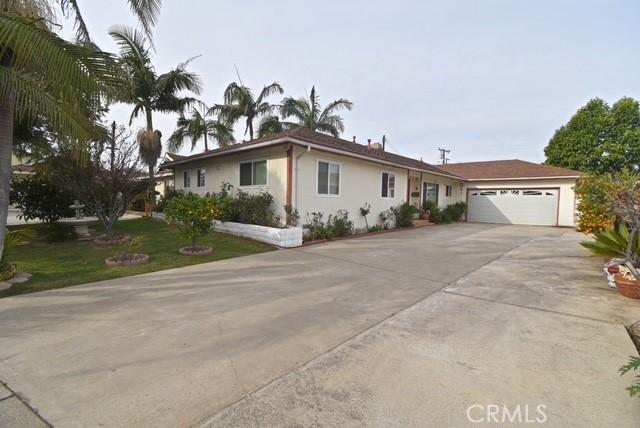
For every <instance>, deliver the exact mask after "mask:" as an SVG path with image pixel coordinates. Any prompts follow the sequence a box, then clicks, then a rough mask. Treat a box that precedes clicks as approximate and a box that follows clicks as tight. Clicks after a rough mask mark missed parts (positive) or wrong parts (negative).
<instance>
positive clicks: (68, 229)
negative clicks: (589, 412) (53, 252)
mask: <svg viewBox="0 0 640 428" xmlns="http://www.w3.org/2000/svg"><path fill="white" fill-rule="evenodd" d="M45 238H46V239H47V241H49V242H64V241H74V240H76V239H78V234H77V233H76V230H75V229H74V228H73V226H71V225H70V224H60V223H51V224H50V225H49V226H48V227H47V229H46V232H45Z"/></svg>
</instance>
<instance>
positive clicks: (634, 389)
mask: <svg viewBox="0 0 640 428" xmlns="http://www.w3.org/2000/svg"><path fill="white" fill-rule="evenodd" d="M630 371H634V372H636V371H637V372H640V358H638V357H631V358H630V359H629V363H628V364H625V365H624V366H622V367H620V370H619V372H620V376H622V375H625V374H627V373H628V372H630ZM627 391H629V395H630V396H631V397H635V396H637V397H639V398H640V374H639V375H637V376H636V381H635V382H634V383H633V384H632V385H631V386H629V387H628V388H627Z"/></svg>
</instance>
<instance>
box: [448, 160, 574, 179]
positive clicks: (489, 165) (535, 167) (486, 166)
mask: <svg viewBox="0 0 640 428" xmlns="http://www.w3.org/2000/svg"><path fill="white" fill-rule="evenodd" d="M439 167H440V168H441V169H443V170H445V171H448V172H451V173H455V174H457V175H459V176H462V177H464V178H465V180H466V181H506V180H544V179H547V180H548V179H560V178H567V179H569V178H578V177H580V176H581V175H582V174H581V173H580V172H579V171H574V170H571V169H567V168H560V167H556V166H552V165H545V164H539V163H533V162H527V161H523V160H520V159H508V160H494V161H485V162H463V163H452V164H447V165H441V166H439Z"/></svg>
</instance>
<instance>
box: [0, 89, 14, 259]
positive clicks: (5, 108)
mask: <svg viewBox="0 0 640 428" xmlns="http://www.w3.org/2000/svg"><path fill="white" fill-rule="evenodd" d="M14 109H15V99H14V97H13V96H8V97H4V98H2V99H0V260H2V258H3V254H4V241H5V238H6V236H7V216H8V214H9V183H10V181H11V150H12V146H13V120H14Z"/></svg>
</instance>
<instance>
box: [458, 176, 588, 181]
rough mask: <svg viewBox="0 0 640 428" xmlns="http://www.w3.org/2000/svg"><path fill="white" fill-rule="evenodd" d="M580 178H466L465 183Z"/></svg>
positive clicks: (569, 177)
mask: <svg viewBox="0 0 640 428" xmlns="http://www.w3.org/2000/svg"><path fill="white" fill-rule="evenodd" d="M563 178H566V179H571V178H580V175H554V176H548V177H501V178H465V179H464V181H471V182H473V181H512V180H558V179H563Z"/></svg>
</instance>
